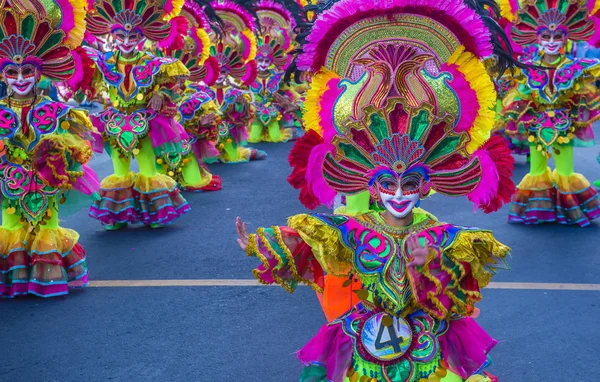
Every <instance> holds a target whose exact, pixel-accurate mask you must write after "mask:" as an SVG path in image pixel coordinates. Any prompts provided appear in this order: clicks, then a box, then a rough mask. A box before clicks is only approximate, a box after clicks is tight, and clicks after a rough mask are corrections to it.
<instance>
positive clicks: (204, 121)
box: [200, 113, 216, 126]
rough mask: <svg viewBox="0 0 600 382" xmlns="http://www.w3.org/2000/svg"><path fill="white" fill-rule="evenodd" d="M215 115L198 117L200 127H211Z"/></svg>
mask: <svg viewBox="0 0 600 382" xmlns="http://www.w3.org/2000/svg"><path fill="white" fill-rule="evenodd" d="M215 117H216V116H215V115H214V114H213V113H210V114H205V115H203V116H201V117H200V126H208V125H211V124H212V123H213V122H214V121H215Z"/></svg>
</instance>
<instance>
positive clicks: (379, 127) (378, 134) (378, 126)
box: [369, 114, 390, 142]
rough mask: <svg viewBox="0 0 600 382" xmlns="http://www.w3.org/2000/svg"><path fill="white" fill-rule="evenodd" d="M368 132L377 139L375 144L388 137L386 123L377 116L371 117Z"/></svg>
mask: <svg viewBox="0 0 600 382" xmlns="http://www.w3.org/2000/svg"><path fill="white" fill-rule="evenodd" d="M369 130H370V131H371V133H373V135H374V136H375V138H377V142H381V141H383V140H384V139H385V138H387V137H388V136H389V135H390V132H389V129H388V126H387V122H386V121H385V120H384V119H383V118H381V117H380V116H379V115H378V114H372V115H371V126H369Z"/></svg>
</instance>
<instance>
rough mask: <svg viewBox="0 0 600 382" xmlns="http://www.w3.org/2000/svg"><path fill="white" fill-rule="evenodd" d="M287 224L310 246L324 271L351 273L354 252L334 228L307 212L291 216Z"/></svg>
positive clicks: (337, 273)
mask: <svg viewBox="0 0 600 382" xmlns="http://www.w3.org/2000/svg"><path fill="white" fill-rule="evenodd" d="M288 225H289V226H290V227H291V228H293V229H295V230H296V231H297V232H298V234H299V235H300V236H301V237H302V240H304V242H306V243H307V244H308V245H309V246H310V247H311V248H312V251H313V253H314V256H315V258H316V259H317V260H318V261H319V263H320V264H321V267H323V269H324V270H325V272H327V273H328V274H332V275H334V276H342V277H343V276H349V275H350V274H351V273H352V269H353V268H352V258H353V255H354V252H353V251H352V250H351V249H350V248H348V247H346V246H345V245H344V243H343V242H342V240H341V236H340V233H339V232H338V231H337V230H336V229H334V228H332V227H331V226H330V225H327V224H325V223H324V222H323V221H322V220H320V219H318V218H316V217H314V216H311V215H307V214H301V215H296V216H292V217H291V218H289V219H288Z"/></svg>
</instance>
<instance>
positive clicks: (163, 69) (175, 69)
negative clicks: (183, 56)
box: [160, 60, 190, 77]
mask: <svg viewBox="0 0 600 382" xmlns="http://www.w3.org/2000/svg"><path fill="white" fill-rule="evenodd" d="M160 73H161V74H163V75H166V76H168V77H181V76H187V75H189V74H190V71H189V70H188V68H187V67H186V66H185V65H184V64H183V63H182V62H181V61H179V60H175V61H174V62H171V63H168V64H162V65H161V66H160Z"/></svg>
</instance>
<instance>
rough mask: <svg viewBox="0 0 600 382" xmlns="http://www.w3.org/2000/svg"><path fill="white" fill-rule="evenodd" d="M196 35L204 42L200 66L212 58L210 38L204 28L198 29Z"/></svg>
mask: <svg viewBox="0 0 600 382" xmlns="http://www.w3.org/2000/svg"><path fill="white" fill-rule="evenodd" d="M196 34H197V35H198V39H200V41H201V42H202V51H201V52H200V57H199V60H200V64H204V61H206V60H207V59H208V57H210V37H209V36H208V33H206V31H205V30H204V29H202V28H196Z"/></svg>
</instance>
